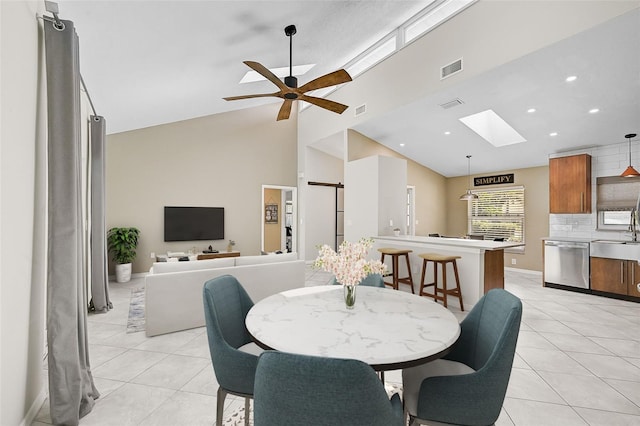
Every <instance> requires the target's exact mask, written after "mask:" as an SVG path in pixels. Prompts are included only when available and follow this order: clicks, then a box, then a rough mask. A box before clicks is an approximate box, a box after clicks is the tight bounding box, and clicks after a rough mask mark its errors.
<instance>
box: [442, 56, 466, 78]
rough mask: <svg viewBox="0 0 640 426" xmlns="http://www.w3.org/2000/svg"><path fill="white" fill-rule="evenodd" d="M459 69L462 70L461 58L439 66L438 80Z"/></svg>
mask: <svg viewBox="0 0 640 426" xmlns="http://www.w3.org/2000/svg"><path fill="white" fill-rule="evenodd" d="M460 71H462V58H460V59H458V60H457V61H454V62H451V63H450V64H448V65H445V66H443V67H442V68H440V80H444V79H445V78H447V77H451V76H452V75H454V74H456V73H459V72H460Z"/></svg>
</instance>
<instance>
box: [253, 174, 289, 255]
mask: <svg viewBox="0 0 640 426" xmlns="http://www.w3.org/2000/svg"><path fill="white" fill-rule="evenodd" d="M297 201H298V200H297V188H296V187H293V186H280V185H262V211H261V214H260V215H261V218H260V223H261V232H262V238H261V247H260V250H261V252H262V254H267V253H276V252H281V253H292V252H296V249H297V243H296V240H297V226H296V225H297V210H298V208H297Z"/></svg>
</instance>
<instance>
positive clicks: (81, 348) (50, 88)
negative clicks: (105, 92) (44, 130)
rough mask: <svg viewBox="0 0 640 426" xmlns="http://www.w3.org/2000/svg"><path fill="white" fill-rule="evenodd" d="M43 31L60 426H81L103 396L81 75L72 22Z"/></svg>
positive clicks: (53, 348) (52, 342) (51, 325)
mask: <svg viewBox="0 0 640 426" xmlns="http://www.w3.org/2000/svg"><path fill="white" fill-rule="evenodd" d="M62 23H63V28H56V27H55V26H54V24H52V23H51V22H50V21H45V23H44V35H45V51H46V68H47V121H48V141H47V156H48V160H47V161H48V163H47V164H48V187H47V191H48V195H47V197H48V247H47V344H48V365H49V404H50V413H51V420H52V421H53V423H54V424H56V425H77V424H78V423H79V422H80V418H81V417H83V416H84V415H86V414H87V413H89V412H90V411H91V409H92V407H93V405H94V403H95V399H96V398H97V397H98V396H99V393H98V391H97V390H96V388H95V386H94V384H93V378H92V376H91V370H90V367H89V351H88V342H87V306H88V302H87V286H86V280H85V278H86V277H85V274H84V272H83V271H84V268H83V265H84V251H83V246H82V244H83V243H82V241H83V226H82V204H81V203H82V185H81V152H80V148H81V145H80V143H81V140H80V71H79V60H78V37H77V35H76V33H75V29H74V26H73V22H71V21H62Z"/></svg>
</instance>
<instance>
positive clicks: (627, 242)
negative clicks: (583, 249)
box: [593, 240, 640, 244]
mask: <svg viewBox="0 0 640 426" xmlns="http://www.w3.org/2000/svg"><path fill="white" fill-rule="evenodd" d="M593 242H594V243H603V244H640V241H622V240H595V241H593Z"/></svg>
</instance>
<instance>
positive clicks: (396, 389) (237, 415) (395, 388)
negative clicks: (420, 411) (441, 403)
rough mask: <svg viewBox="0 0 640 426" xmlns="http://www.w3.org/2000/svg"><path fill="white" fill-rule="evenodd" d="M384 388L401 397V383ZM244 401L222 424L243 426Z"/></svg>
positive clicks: (251, 417) (251, 414) (250, 406)
mask: <svg viewBox="0 0 640 426" xmlns="http://www.w3.org/2000/svg"><path fill="white" fill-rule="evenodd" d="M384 389H385V390H386V391H387V395H389V398H391V395H393V394H394V393H397V394H399V395H400V398H402V385H398V384H395V383H385V384H384ZM244 415H245V411H244V401H243V402H242V404H241V406H240V407H238V408H236V409H235V410H234V411H232V412H231V414H229V415H228V416H227V415H225V417H226V418H225V419H224V420H223V421H222V424H223V425H224V426H244ZM249 424H250V425H253V400H251V401H249Z"/></svg>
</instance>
